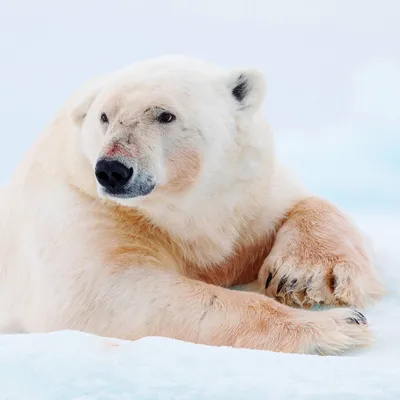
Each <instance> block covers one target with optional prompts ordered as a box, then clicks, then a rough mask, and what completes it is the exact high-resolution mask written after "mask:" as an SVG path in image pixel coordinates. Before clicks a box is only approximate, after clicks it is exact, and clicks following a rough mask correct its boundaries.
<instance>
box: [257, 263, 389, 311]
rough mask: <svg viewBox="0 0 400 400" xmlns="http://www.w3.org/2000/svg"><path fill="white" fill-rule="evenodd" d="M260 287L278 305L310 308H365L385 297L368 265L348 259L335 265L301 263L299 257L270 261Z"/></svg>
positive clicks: (261, 276) (265, 264) (262, 271)
mask: <svg viewBox="0 0 400 400" xmlns="http://www.w3.org/2000/svg"><path fill="white" fill-rule="evenodd" d="M259 284H260V285H263V287H264V293H265V294H266V295H267V296H269V297H273V298H275V299H277V300H278V301H279V302H281V303H284V304H287V305H290V306H294V307H303V308H310V307H313V306H315V305H335V306H344V305H346V306H355V307H360V308H363V307H365V306H366V305H367V304H368V303H369V302H371V301H373V300H375V299H378V298H380V297H381V295H382V285H381V284H380V282H379V281H378V280H377V279H376V278H375V276H374V274H372V271H371V269H370V267H369V266H367V265H357V264H354V263H353V262H351V261H350V260H348V261H347V262H346V261H345V260H342V262H341V263H337V264H336V263H334V262H332V261H331V259H330V258H329V257H327V258H326V259H324V260H320V262H319V263H316V264H301V263H298V262H296V258H293V259H291V260H288V259H286V260H285V261H283V260H282V259H279V258H278V259H276V260H273V259H271V258H267V259H266V261H265V262H264V265H263V267H262V268H261V271H260V275H259Z"/></svg>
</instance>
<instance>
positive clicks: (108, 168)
mask: <svg viewBox="0 0 400 400" xmlns="http://www.w3.org/2000/svg"><path fill="white" fill-rule="evenodd" d="M95 174H96V178H97V181H98V182H99V183H100V185H101V186H103V187H104V188H106V189H109V190H116V189H121V188H122V187H123V186H125V185H126V184H127V183H128V182H129V179H131V177H132V175H133V168H128V167H126V166H125V165H124V164H122V163H120V162H119V161H115V160H100V161H98V162H97V164H96V170H95Z"/></svg>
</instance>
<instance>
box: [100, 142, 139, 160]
mask: <svg viewBox="0 0 400 400" xmlns="http://www.w3.org/2000/svg"><path fill="white" fill-rule="evenodd" d="M134 153H135V152H134V151H132V150H128V149H126V148H125V147H123V146H122V145H120V144H119V143H112V144H111V145H110V146H109V147H108V148H107V149H106V151H105V153H104V155H105V156H106V157H115V156H123V157H134Z"/></svg>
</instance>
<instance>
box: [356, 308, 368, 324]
mask: <svg viewBox="0 0 400 400" xmlns="http://www.w3.org/2000/svg"><path fill="white" fill-rule="evenodd" d="M354 312H355V313H356V314H357V316H358V319H359V320H360V321H361V323H362V324H364V325H367V324H368V321H367V318H365V316H364V314H362V313H360V311H357V310H354Z"/></svg>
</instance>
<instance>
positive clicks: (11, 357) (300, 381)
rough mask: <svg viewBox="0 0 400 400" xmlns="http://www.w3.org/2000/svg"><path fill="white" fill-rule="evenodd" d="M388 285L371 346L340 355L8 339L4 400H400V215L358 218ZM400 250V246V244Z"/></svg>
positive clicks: (372, 315) (2, 345)
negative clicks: (375, 245) (368, 234)
mask: <svg viewBox="0 0 400 400" xmlns="http://www.w3.org/2000/svg"><path fill="white" fill-rule="evenodd" d="M357 219H358V222H359V223H361V225H362V226H363V227H364V228H365V229H366V230H367V231H368V232H369V233H370V234H372V236H373V237H374V238H375V239H376V240H375V243H376V244H377V254H378V256H379V265H380V268H381V269H382V270H383V272H384V276H385V279H386V281H387V283H388V287H389V293H388V296H387V297H386V298H385V300H384V301H382V302H380V303H379V304H377V305H376V306H375V307H374V308H372V309H369V310H367V311H366V315H367V317H368V319H369V321H370V323H371V325H372V328H373V330H374V331H375V333H376V339H377V341H376V343H375V345H374V346H373V347H371V348H370V349H366V350H362V351H357V352H353V353H351V354H348V355H346V356H341V357H318V356H306V355H289V354H277V353H270V352H262V351H254V350H241V349H231V348H216V347H209V346H200V345H194V344H190V343H184V342H179V341H175V340H171V339H165V338H145V339H142V340H139V341H137V342H127V341H121V340H116V339H105V338H100V337H97V336H92V335H87V334H84V333H78V332H55V333H50V334H34V335H4V336H0V399H29V400H34V399H40V400H47V399H57V400H63V399H76V400H78V399H79V400H87V399H104V400H108V399H135V400H136V399H140V400H142V399H143V400H150V399H163V400H164V399H199V400H200V399H201V400H208V399H210V400H218V399H231V400H233V399H249V400H257V399H274V400H275V399H307V400H310V399H352V400H353V399H396V400H398V399H400V346H399V339H400V291H399V289H398V287H399V284H400V270H399V261H400V250H399V248H398V245H397V242H396V241H397V238H398V237H399V230H400V229H399V227H400V217H399V216H395V217H393V216H390V217H382V216H376V217H371V216H368V217H367V216H359V217H358V218H357ZM396 246H397V247H396Z"/></svg>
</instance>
